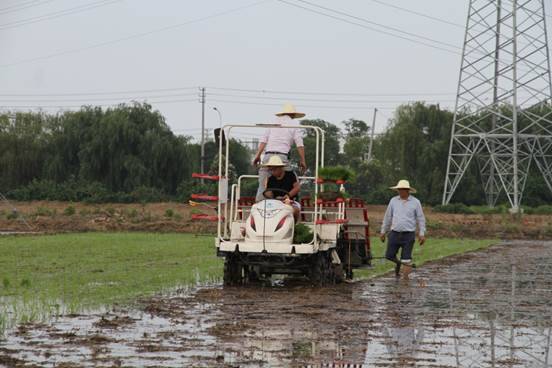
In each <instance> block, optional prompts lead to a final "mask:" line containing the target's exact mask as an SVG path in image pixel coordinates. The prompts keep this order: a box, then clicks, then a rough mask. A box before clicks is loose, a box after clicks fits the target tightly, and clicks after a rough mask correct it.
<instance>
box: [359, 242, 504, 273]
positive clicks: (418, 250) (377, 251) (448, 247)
mask: <svg viewBox="0 0 552 368" xmlns="http://www.w3.org/2000/svg"><path fill="white" fill-rule="evenodd" d="M370 240H371V246H372V255H373V256H374V257H383V255H384V254H385V248H386V244H387V240H386V243H385V244H384V243H382V242H381V240H380V239H379V238H371V239H370ZM498 242H499V241H498V240H496V239H495V240H493V239H484V240H474V239H448V238H439V239H437V238H435V239H432V238H429V239H426V243H425V244H424V245H423V246H422V247H420V245H419V244H418V241H417V240H416V244H415V245H414V251H413V252H412V258H413V261H414V263H415V264H416V266H417V267H419V266H421V265H423V264H424V263H426V262H428V261H432V260H437V259H441V258H445V257H448V256H451V255H454V254H461V253H466V252H472V251H475V250H478V249H483V248H487V247H489V246H491V245H493V244H497V243H498ZM398 256H400V251H399V254H398ZM372 265H373V267H372V268H371V269H367V270H358V271H355V277H359V278H370V277H375V276H379V275H383V274H385V273H387V272H390V271H392V270H393V269H394V268H395V264H394V263H392V262H390V261H387V260H382V259H374V260H373V261H372Z"/></svg>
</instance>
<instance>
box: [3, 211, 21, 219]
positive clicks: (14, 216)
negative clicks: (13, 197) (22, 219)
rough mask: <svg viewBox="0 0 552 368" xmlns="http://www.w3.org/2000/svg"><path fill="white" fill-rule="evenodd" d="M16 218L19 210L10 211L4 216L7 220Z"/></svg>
mask: <svg viewBox="0 0 552 368" xmlns="http://www.w3.org/2000/svg"><path fill="white" fill-rule="evenodd" d="M16 218H19V212H17V211H12V212H10V213H8V215H7V216H6V219H8V220H15V219H16Z"/></svg>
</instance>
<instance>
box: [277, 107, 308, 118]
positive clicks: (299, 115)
mask: <svg viewBox="0 0 552 368" xmlns="http://www.w3.org/2000/svg"><path fill="white" fill-rule="evenodd" d="M282 115H289V116H290V117H291V118H292V119H297V118H302V117H304V116H305V114H303V113H302V112H297V110H295V106H293V105H292V104H285V105H284V108H283V109H282V111H281V112H278V113H276V116H282Z"/></svg>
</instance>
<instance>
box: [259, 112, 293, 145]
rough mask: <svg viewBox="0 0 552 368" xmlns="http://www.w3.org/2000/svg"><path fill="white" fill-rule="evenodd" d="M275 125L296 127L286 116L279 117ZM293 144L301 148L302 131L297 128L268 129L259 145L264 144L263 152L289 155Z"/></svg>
mask: <svg viewBox="0 0 552 368" xmlns="http://www.w3.org/2000/svg"><path fill="white" fill-rule="evenodd" d="M276 124H280V125H296V124H297V123H295V122H294V121H293V119H292V118H290V117H289V116H288V115H283V116H279V117H278V119H277V120H276ZM293 142H295V145H296V146H297V147H303V133H302V129H298V128H287V129H284V128H268V129H267V130H266V131H265V133H264V135H263V136H262V138H261V143H266V147H265V152H281V153H284V154H287V153H289V151H290V149H291V145H292V144H293Z"/></svg>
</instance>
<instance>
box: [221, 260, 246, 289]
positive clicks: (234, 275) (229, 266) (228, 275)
mask: <svg viewBox="0 0 552 368" xmlns="http://www.w3.org/2000/svg"><path fill="white" fill-rule="evenodd" d="M242 281H243V280H242V265H241V262H240V260H239V257H237V256H235V255H233V254H228V255H226V259H225V260H224V286H234V285H241V283H242Z"/></svg>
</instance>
